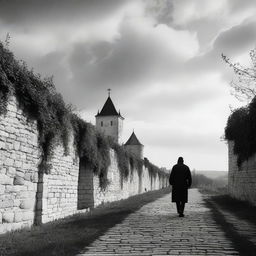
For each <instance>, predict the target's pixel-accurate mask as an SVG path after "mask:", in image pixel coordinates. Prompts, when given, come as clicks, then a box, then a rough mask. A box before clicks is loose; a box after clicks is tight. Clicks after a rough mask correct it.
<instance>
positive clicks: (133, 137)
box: [125, 132, 143, 146]
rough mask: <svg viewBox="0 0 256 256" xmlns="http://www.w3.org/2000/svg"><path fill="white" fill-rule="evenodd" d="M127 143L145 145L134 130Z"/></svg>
mask: <svg viewBox="0 0 256 256" xmlns="http://www.w3.org/2000/svg"><path fill="white" fill-rule="evenodd" d="M125 145H126V146H127V145H140V146H143V145H142V144H141V143H140V141H139V140H138V138H137V136H136V135H135V133H134V132H132V135H131V136H130V138H129V139H128V140H127V142H126V143H125Z"/></svg>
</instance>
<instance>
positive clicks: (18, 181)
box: [13, 176, 24, 186]
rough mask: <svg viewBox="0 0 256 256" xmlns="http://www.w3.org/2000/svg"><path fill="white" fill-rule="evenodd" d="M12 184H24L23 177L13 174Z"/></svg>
mask: <svg viewBox="0 0 256 256" xmlns="http://www.w3.org/2000/svg"><path fill="white" fill-rule="evenodd" d="M13 185H20V186H22V185H24V178H22V177H20V176H15V177H14V180H13Z"/></svg>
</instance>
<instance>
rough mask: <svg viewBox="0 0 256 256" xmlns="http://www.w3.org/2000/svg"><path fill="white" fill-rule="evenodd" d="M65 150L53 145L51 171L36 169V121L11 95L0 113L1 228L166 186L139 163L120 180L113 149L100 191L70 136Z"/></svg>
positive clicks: (41, 220) (49, 218) (46, 219)
mask: <svg viewBox="0 0 256 256" xmlns="http://www.w3.org/2000/svg"><path fill="white" fill-rule="evenodd" d="M69 141H70V142H69V154H67V155H66V154H65V152H64V147H63V145H57V146H56V147H55V149H54V153H53V156H52V158H51V160H50V162H49V164H51V165H52V169H51V172H50V173H49V174H46V173H43V172H40V173H39V171H38V165H39V163H40V161H41V148H40V145H39V143H38V130H37V122H36V121H33V120H32V121H31V120H30V119H29V118H28V117H27V116H26V115H25V114H24V113H23V111H22V109H20V108H19V106H18V103H17V101H16V98H15V96H11V97H10V99H9V103H8V106H7V113H6V114H5V115H0V233H5V232H7V231H11V230H16V229H20V228H23V227H30V226H31V225H33V224H40V223H46V222H49V221H53V220H56V219H60V218H63V217H66V216H69V215H72V214H75V213H81V212H86V211H89V210H90V209H91V208H92V207H95V206H97V205H100V204H103V203H106V202H111V201H116V200H121V199H125V198H127V197H129V196H132V195H136V194H139V193H144V192H146V191H150V190H156V189H160V188H163V187H166V186H167V184H168V180H167V179H166V178H165V179H163V178H160V177H159V176H158V175H156V176H155V177H153V176H150V175H149V172H148V169H146V168H145V167H143V171H142V173H141V174H140V175H139V174H138V171H137V170H133V171H131V170H130V174H129V176H128V178H127V179H125V180H122V179H121V177H120V173H119V170H118V165H117V158H116V155H115V153H114V151H113V150H111V151H110V158H111V165H110V167H109V170H108V180H109V181H110V183H109V186H108V187H107V188H106V190H105V191H102V190H101V188H100V186H99V178H98V176H95V175H94V174H93V171H92V170H90V169H88V168H87V167H86V165H84V164H83V163H82V162H81V163H80V159H79V158H78V157H77V155H76V153H75V150H74V147H73V136H72V134H71V136H70V140H69Z"/></svg>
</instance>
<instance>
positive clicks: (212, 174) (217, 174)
mask: <svg viewBox="0 0 256 256" xmlns="http://www.w3.org/2000/svg"><path fill="white" fill-rule="evenodd" d="M196 174H203V175H205V176H206V177H208V178H211V179H227V178H228V172H226V171H197V170H196Z"/></svg>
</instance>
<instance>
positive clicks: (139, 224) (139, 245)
mask: <svg viewBox="0 0 256 256" xmlns="http://www.w3.org/2000/svg"><path fill="white" fill-rule="evenodd" d="M106 221H107V220H106ZM78 255H79V256H82V255H87V256H88V255H91V256H92V255H98V256H104V255H108V256H109V255H123V256H125V255H127V256H128V255H141V256H146V255H158V256H160V255H188V256H190V255H211V256H214V255H218V256H221V255H239V253H238V252H236V251H235V249H234V248H233V246H232V242H231V241H229V240H228V239H227V238H226V237H225V234H224V232H223V231H222V230H221V229H220V228H219V226H218V225H217V224H216V223H215V221H214V220H213V219H212V216H211V212H210V209H209V208H206V207H205V205H204V204H203V199H202V195H201V194H200V193H199V192H198V191H197V190H196V189H191V190H189V203H188V204H186V209H185V217H184V218H179V217H178V216H177V213H176V209H175V204H173V203H171V194H168V195H166V196H164V197H162V198H160V199H158V200H156V201H155V202H152V203H149V204H147V205H144V206H143V207H142V208H141V209H139V210H138V211H136V212H134V213H132V214H130V215H129V216H128V217H127V218H126V219H124V220H123V222H122V223H120V224H117V225H116V226H114V227H112V228H111V229H109V230H108V231H107V232H106V233H105V234H104V235H102V236H101V237H99V238H98V239H97V240H95V241H94V242H93V243H92V244H91V245H90V246H88V247H86V248H84V250H83V251H81V252H80V254H78Z"/></svg>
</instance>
